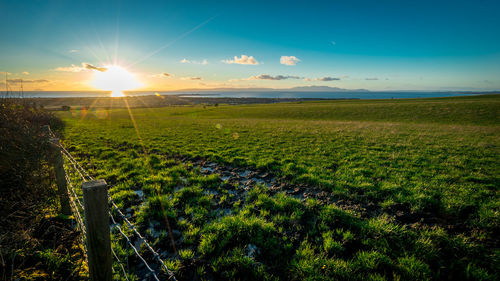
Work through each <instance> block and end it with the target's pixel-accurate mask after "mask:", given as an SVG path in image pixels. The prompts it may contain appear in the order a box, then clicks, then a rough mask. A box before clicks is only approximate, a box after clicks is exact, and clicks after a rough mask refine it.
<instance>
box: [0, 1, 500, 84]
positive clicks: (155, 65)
mask: <svg viewBox="0 0 500 281" xmlns="http://www.w3.org/2000/svg"><path fill="white" fill-rule="evenodd" d="M498 11H500V1H383V0H382V1H252V2H237V1H213V2H209V1H46V0H45V1H44V0H40V1H30V0H23V1H11V0H2V1H1V2H0V17H1V18H2V19H3V24H2V25H0V36H2V38H3V39H2V43H1V44H0V71H1V72H8V73H9V75H8V76H9V79H10V80H11V81H12V83H11V86H12V87H15V86H16V84H15V79H19V78H22V79H24V80H25V81H26V83H25V87H28V88H29V87H31V89H44V90H51V89H52V90H54V89H58V90H87V89H92V86H91V83H90V81H91V80H92V75H93V72H95V70H93V69H89V68H87V67H85V65H93V66H98V67H99V66H105V65H109V64H119V65H121V66H123V67H125V68H126V69H127V70H128V71H130V72H131V73H133V74H134V75H135V76H136V77H137V79H138V80H139V81H141V84H142V88H143V89H151V90H167V89H179V88H210V87H273V88H287V87H293V86H306V85H324V86H331V87H340V88H350V89H355V88H365V89H370V90H396V89H402V90H498V89H500V31H499V30H500V17H498ZM235 56H236V58H235ZM244 56H247V57H244ZM282 57H284V59H282ZM82 63H84V64H85V65H83V64H82ZM23 73H24V74H23ZM162 73H165V75H162ZM166 74H168V75H166Z"/></svg>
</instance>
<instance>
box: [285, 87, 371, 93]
mask: <svg viewBox="0 0 500 281" xmlns="http://www.w3.org/2000/svg"><path fill="white" fill-rule="evenodd" d="M286 91H294V92H369V90H366V89H343V88H337V87H328V86H302V87H293V88H290V89H287V90H286Z"/></svg>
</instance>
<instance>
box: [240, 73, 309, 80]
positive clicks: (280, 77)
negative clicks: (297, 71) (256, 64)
mask: <svg viewBox="0 0 500 281" xmlns="http://www.w3.org/2000/svg"><path fill="white" fill-rule="evenodd" d="M301 78H302V77H299V76H290V75H276V76H272V75H269V74H260V75H257V76H251V77H250V78H248V79H247V80H286V79H301Z"/></svg>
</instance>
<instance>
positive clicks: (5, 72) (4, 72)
mask: <svg viewBox="0 0 500 281" xmlns="http://www.w3.org/2000/svg"><path fill="white" fill-rule="evenodd" d="M0 74H2V75H5V74H7V75H11V73H10V72H7V71H0Z"/></svg>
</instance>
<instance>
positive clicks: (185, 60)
mask: <svg viewBox="0 0 500 281" xmlns="http://www.w3.org/2000/svg"><path fill="white" fill-rule="evenodd" d="M180 62H181V63H192V64H202V65H206V64H208V61H207V59H203V60H202V61H195V60H188V59H186V58H183V59H182V60H181V61H180Z"/></svg>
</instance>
